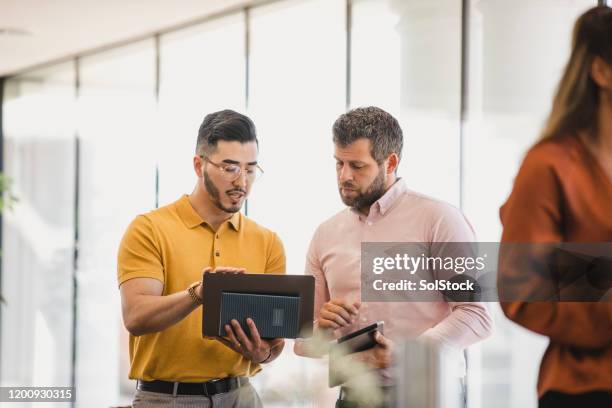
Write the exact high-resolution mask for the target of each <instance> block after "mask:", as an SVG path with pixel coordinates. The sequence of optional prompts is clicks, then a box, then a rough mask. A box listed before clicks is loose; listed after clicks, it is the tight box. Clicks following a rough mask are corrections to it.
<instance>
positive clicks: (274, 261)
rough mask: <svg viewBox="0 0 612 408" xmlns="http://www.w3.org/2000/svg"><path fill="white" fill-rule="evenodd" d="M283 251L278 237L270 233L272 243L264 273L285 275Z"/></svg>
mask: <svg viewBox="0 0 612 408" xmlns="http://www.w3.org/2000/svg"><path fill="white" fill-rule="evenodd" d="M286 262H287V261H286V259H285V249H284V247H283V243H282V242H281V240H280V238H279V237H278V235H276V234H275V233H272V243H271V245H270V251H269V253H268V259H267V260H266V271H265V273H286V269H287V267H286Z"/></svg>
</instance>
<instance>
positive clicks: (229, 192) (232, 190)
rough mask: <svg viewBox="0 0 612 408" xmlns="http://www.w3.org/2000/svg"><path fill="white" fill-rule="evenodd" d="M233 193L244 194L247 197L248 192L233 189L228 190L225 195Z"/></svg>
mask: <svg viewBox="0 0 612 408" xmlns="http://www.w3.org/2000/svg"><path fill="white" fill-rule="evenodd" d="M232 193H242V194H244V195H246V190H243V189H241V188H233V189H231V190H227V191H226V192H225V194H232Z"/></svg>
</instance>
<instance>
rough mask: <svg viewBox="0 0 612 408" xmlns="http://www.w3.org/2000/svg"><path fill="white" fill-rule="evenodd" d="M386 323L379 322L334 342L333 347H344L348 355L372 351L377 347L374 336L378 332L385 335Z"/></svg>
mask: <svg viewBox="0 0 612 408" xmlns="http://www.w3.org/2000/svg"><path fill="white" fill-rule="evenodd" d="M384 324H385V322H383V321H379V322H376V323H373V324H371V325H369V326H366V327H364V328H363V329H359V330H357V331H354V332H352V333H349V334H347V335H346V336H343V337H340V338H339V339H338V340H336V341H334V342H332V343H333V344H332V347H338V346H339V347H342V348H343V349H344V350H345V352H346V353H348V354H351V353H358V352H360V351H365V350H368V349H371V348H372V347H374V346H375V345H376V340H375V339H374V335H375V334H376V332H377V331H379V332H381V333H383V330H384Z"/></svg>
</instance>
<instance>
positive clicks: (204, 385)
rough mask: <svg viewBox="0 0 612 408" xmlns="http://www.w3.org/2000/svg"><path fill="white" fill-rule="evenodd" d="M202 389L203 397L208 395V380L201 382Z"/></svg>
mask: <svg viewBox="0 0 612 408" xmlns="http://www.w3.org/2000/svg"><path fill="white" fill-rule="evenodd" d="M202 390H203V391H204V396H205V397H210V393H209V392H208V381H207V382H203V383H202Z"/></svg>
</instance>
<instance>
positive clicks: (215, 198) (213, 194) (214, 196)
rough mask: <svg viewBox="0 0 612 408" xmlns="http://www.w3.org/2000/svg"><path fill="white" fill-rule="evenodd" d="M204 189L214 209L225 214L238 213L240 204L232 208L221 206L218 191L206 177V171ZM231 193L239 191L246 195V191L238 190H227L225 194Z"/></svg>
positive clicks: (205, 173)
mask: <svg viewBox="0 0 612 408" xmlns="http://www.w3.org/2000/svg"><path fill="white" fill-rule="evenodd" d="M204 187H206V191H207V192H208V195H209V196H210V199H211V201H212V203H213V204H214V205H215V207H217V208H218V209H220V210H221V211H225V212H226V213H231V214H233V213H237V212H238V211H240V208H241V207H242V204H239V205H234V206H232V207H226V206H224V205H223V204H221V194H220V193H219V189H218V188H217V187H216V186H215V184H214V183H213V182H212V180H211V179H210V177H209V176H208V172H207V171H205V172H204ZM232 191H240V192H242V193H244V194H245V195H246V191H244V190H242V189H240V188H236V189H232V190H228V191H227V193H230V192H232Z"/></svg>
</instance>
